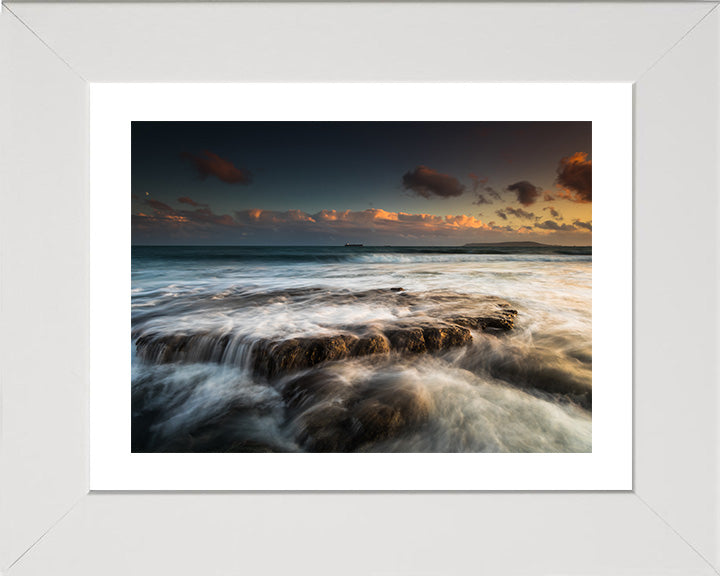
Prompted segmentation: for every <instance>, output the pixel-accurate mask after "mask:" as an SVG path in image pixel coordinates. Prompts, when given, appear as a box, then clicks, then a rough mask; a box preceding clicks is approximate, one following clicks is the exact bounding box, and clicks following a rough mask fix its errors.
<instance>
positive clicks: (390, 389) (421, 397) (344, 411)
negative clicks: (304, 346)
mask: <svg viewBox="0 0 720 576" xmlns="http://www.w3.org/2000/svg"><path fill="white" fill-rule="evenodd" d="M283 399H284V400H285V401H286V403H287V414H288V418H289V425H290V426H291V427H292V429H293V430H294V435H295V437H296V440H297V442H298V444H300V445H301V446H302V447H303V448H304V449H305V450H308V451H310V452H352V451H356V450H363V449H366V448H367V447H368V446H371V445H372V444H374V443H376V442H379V441H382V440H388V439H391V438H394V437H397V436H399V435H401V434H406V433H408V432H411V431H412V430H415V429H416V428H417V427H418V426H421V425H422V424H424V423H425V422H427V421H428V419H429V417H430V413H431V411H432V409H433V401H432V398H431V396H430V393H429V392H428V390H427V389H425V388H422V387H420V386H417V385H408V384H406V383H402V382H400V383H395V382H392V381H390V382H374V383H373V384H372V385H366V386H362V387H354V386H351V385H348V384H347V383H346V382H344V381H343V380H342V379H341V378H339V377H338V376H336V375H334V374H332V372H328V371H327V370H325V371H321V372H315V373H311V374H306V375H303V376H300V377H298V378H295V379H293V380H291V381H290V382H288V383H287V384H286V386H285V388H284V391H283Z"/></svg>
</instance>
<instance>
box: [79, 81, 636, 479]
mask: <svg viewBox="0 0 720 576" xmlns="http://www.w3.org/2000/svg"><path fill="white" fill-rule="evenodd" d="M528 101H529V102H532V104H530V103H528ZM169 102H172V105H169V104H168V103H169ZM281 102H282V103H283V104H282V105H280V103H281ZM446 102H453V107H452V110H448V109H447V107H446V105H445V104H444V103H446ZM518 102H523V105H522V112H521V113H519V114H517V113H516V112H515V111H514V108H516V107H517V105H518ZM210 103H212V106H210V105H209V104H210ZM435 103H442V104H440V105H437V104H435ZM631 103H632V92H631V87H630V85H599V84H596V85H592V86H590V85H585V86H582V85H563V84H553V85H544V86H543V85H522V84H514V85H497V84H484V85H482V86H481V85H442V84H435V85H421V84H417V85H416V84H405V85H402V86H400V85H389V84H377V85H368V84H335V85H329V84H313V85H250V84H246V85H242V86H227V85H223V86H202V85H195V86H192V87H190V86H187V85H164V86H154V85H150V86H143V85H138V84H135V85H124V86H118V85H110V84H105V85H101V86H97V87H93V89H92V92H91V143H92V149H91V155H92V164H91V190H97V191H100V193H99V195H98V196H97V197H96V196H95V195H94V193H92V195H91V206H92V213H91V220H92V221H93V222H102V225H101V226H97V227H93V229H92V231H91V282H92V283H91V309H92V310H93V311H94V312H93V315H92V317H91V334H93V340H94V341H96V342H98V343H101V342H102V343H104V344H97V345H95V346H93V348H92V351H91V366H92V367H98V370H99V372H98V373H95V372H94V371H93V372H91V398H92V403H91V436H90V439H91V449H92V452H91V460H90V466H91V469H90V478H91V488H92V489H148V488H152V489H199V490H203V489H224V490H228V489H256V490H270V489H285V490H294V489H306V490H307V489H316V490H317V489H324V490H342V489H355V490H358V489H359V490H363V489H374V490H378V489H385V490H386V489H394V490H409V489H413V490H418V489H423V490H428V489H433V490H437V489H441V490H450V489H465V490H468V489H495V490H500V489H544V490H552V489H606V490H612V489H615V490H617V489H629V488H631V486H632V484H631V468H630V463H631V458H630V450H631V432H630V431H631V420H630V414H631V357H630V353H631V344H630V342H631V327H632V326H631V321H630V320H631V258H630V253H629V252H628V251H627V250H626V249H625V246H627V245H628V244H630V242H631V215H632V206H631V197H632V194H631V161H630V158H631V142H632V136H631V127H632V126H631V118H632V116H631ZM209 108H212V113H211V114H208V109H209ZM243 110H248V111H251V112H249V113H243V112H242V111H243ZM179 118H182V120H178V119H179ZM418 118H422V120H418ZM516 118H517V120H516ZM530 118H534V119H535V120H530ZM148 119H152V120H148ZM194 141H196V142H197V143H198V144H199V143H201V142H202V143H203V144H202V146H204V149H203V150H202V151H199V152H198V151H196V150H195V148H193V142H194ZM196 146H197V144H196ZM231 148H232V149H234V150H235V151H234V152H229V150H230V149H231ZM215 151H220V152H221V153H222V156H221V155H219V154H217V153H216V152H215ZM234 156H241V157H242V156H245V157H247V158H248V159H249V161H250V162H251V164H252V163H256V164H257V166H258V167H257V168H253V169H252V170H251V169H250V168H246V167H245V165H242V164H240V163H239V161H238V160H236V159H235V158H234ZM555 156H557V158H555ZM228 157H229V158H232V160H228V159H227V158H228ZM324 158H326V159H324ZM273 159H275V160H273ZM593 159H595V163H596V166H597V164H598V163H599V164H600V166H602V168H600V170H597V169H596V173H595V174H594V175H593V174H592V165H593ZM273 162H275V166H276V168H273V167H272V164H273ZM408 162H409V163H410V165H407V163H408ZM423 162H424V163H423ZM236 164H237V165H236ZM478 164H479V167H478V168H475V170H474V171H473V166H476V165H478ZM129 165H130V166H131V168H130V170H129V171H127V170H126V167H127V166H129ZM532 172H534V176H531V173H532ZM477 173H480V174H486V175H479V174H477ZM523 174H525V175H526V177H525V178H523V177H522V175H523ZM286 178H291V179H292V182H288V181H285V180H284V179H286ZM183 179H184V180H183ZM503 179H505V180H508V181H507V182H504V181H503ZM529 179H532V180H534V181H535V182H534V183H533V182H531V181H530V180H529ZM283 182H285V183H284V184H283ZM496 182H499V183H496ZM593 182H594V183H595V185H596V186H600V188H601V189H603V188H604V187H612V188H613V189H614V190H615V193H616V194H617V195H618V196H619V198H617V199H615V200H613V202H611V203H608V202H606V201H605V199H602V200H599V201H598V200H597V199H596V202H595V207H594V210H593V201H592V184H593ZM131 189H132V190H131ZM125 192H127V193H125ZM123 195H124V197H127V199H129V203H130V204H129V207H128V206H126V208H128V209H127V213H126V216H125V218H117V217H116V216H115V215H116V214H117V210H118V205H119V200H118V199H119V198H121V197H123ZM623 198H624V202H623V200H622V199H623ZM127 199H126V201H125V203H126V204H127V202H128V200H127ZM323 206H326V207H323ZM186 207H187V209H186ZM593 211H594V212H595V214H597V215H598V218H595V217H594V215H593ZM611 212H612V213H613V222H614V225H613V226H612V227H611V228H608V227H603V226H602V225H601V226H599V227H598V228H595V230H594V238H593V234H592V227H593V223H594V222H595V221H596V220H598V219H599V220H600V221H602V219H603V218H606V216H604V215H605V214H609V213H611ZM618 212H620V213H621V215H618ZM130 213H132V214H130ZM448 213H449V214H448ZM485 214H487V216H486V215H485ZM131 218H132V224H131ZM131 244H132V251H131V249H130V246H131ZM108 256H110V257H108ZM123 263H124V264H123ZM128 263H129V264H130V266H129V267H128V266H127V264H128ZM131 278H132V280H131V283H130V284H129V280H130V279H131ZM604 278H608V279H611V281H605V280H604ZM123 290H124V291H125V295H124V296H123V292H122V291H123ZM531 293H534V295H531ZM129 294H132V298H131V299H130V298H128V295H129ZM603 302H606V303H607V304H602V303H603ZM121 304H122V306H121ZM128 304H129V305H130V308H128ZM593 306H595V311H596V313H595V314H594V315H593ZM597 310H602V313H599V314H598V313H597ZM593 316H594V317H593ZM129 318H131V319H132V322H131V328H130V331H129V332H128V329H127V326H128V319H129ZM123 335H124V337H125V338H126V339H128V338H129V339H130V342H131V346H132V361H131V362H130V363H129V364H128V362H127V356H126V352H125V347H120V337H121V336H123ZM593 356H595V360H594V361H593ZM606 363H607V364H606ZM109 365H112V366H115V367H116V368H115V369H114V370H113V371H112V374H107V373H106V372H105V370H104V368H103V367H104V366H109ZM93 370H94V368H93ZM593 373H594V375H595V379H597V378H600V379H602V380H604V381H605V380H607V382H608V384H607V385H606V386H602V387H599V388H598V390H597V391H596V394H595V395H593V391H592V381H593ZM96 374H97V375H96ZM606 375H607V376H606ZM94 383H98V384H99V385H98V386H97V388H96V387H95V384H94ZM100 383H101V384H100ZM130 383H131V385H130ZM130 392H131V393H130ZM593 396H594V399H593ZM593 406H594V407H595V409H594V410H593ZM129 414H132V417H131V418H128V415H129ZM593 414H594V418H593ZM258 452H259V454H258ZM268 453H272V455H270V456H268ZM352 454H354V455H355V457H353V456H351V455H352ZM470 454H474V457H469V455H470ZM306 456H307V459H306V458H305V457H306ZM199 462H202V466H199V465H198V463H199ZM340 463H342V464H341V465H340ZM427 469H434V470H435V471H434V472H433V473H432V474H429V473H425V474H423V473H422V471H423V470H427ZM383 471H384V473H383Z"/></svg>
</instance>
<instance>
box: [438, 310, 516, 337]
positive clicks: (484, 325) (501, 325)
mask: <svg viewBox="0 0 720 576" xmlns="http://www.w3.org/2000/svg"><path fill="white" fill-rule="evenodd" d="M516 317H517V310H513V309H511V308H498V310H497V311H496V312H495V313H493V314H491V315H486V316H456V317H454V318H449V319H448V322H452V323H453V324H457V325H458V326H465V327H467V328H472V329H473V330H482V331H484V332H507V331H509V330H512V329H513V328H514V327H515V318H516Z"/></svg>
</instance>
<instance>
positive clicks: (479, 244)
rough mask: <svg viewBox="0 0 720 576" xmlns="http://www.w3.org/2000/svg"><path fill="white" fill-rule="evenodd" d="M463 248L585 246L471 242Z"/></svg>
mask: <svg viewBox="0 0 720 576" xmlns="http://www.w3.org/2000/svg"><path fill="white" fill-rule="evenodd" d="M463 248H586V246H559V245H556V244H543V243H542V242H472V243H470V244H463Z"/></svg>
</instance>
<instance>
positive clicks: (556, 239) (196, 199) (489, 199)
mask: <svg viewBox="0 0 720 576" xmlns="http://www.w3.org/2000/svg"><path fill="white" fill-rule="evenodd" d="M591 160H592V130H591V123H590V122H133V125H132V195H133V201H132V213H133V243H134V244H206V245H207V244H241V245H251V244H255V245H268V244H320V245H322V244H330V245H332V244H344V243H345V242H363V243H365V244H366V245H373V244H393V245H458V244H464V243H466V242H496V241H508V240H534V241H540V242H546V243H554V244H583V245H589V244H591V232H590V230H591V228H592V224H591V222H592V202H591V201H592V186H591V173H592V163H591Z"/></svg>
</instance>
